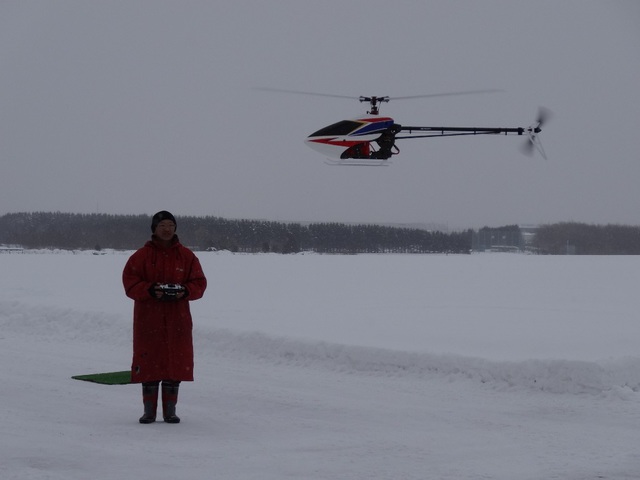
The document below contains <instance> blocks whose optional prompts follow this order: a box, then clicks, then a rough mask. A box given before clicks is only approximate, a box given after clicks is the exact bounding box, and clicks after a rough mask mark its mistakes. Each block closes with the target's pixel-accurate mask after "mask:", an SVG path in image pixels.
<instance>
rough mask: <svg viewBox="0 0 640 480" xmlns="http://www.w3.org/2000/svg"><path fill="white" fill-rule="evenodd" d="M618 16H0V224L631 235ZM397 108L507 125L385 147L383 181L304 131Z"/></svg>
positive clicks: (516, 4) (56, 6)
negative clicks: (41, 221)
mask: <svg viewBox="0 0 640 480" xmlns="http://www.w3.org/2000/svg"><path fill="white" fill-rule="evenodd" d="M639 86H640V2H637V1H635V0H629V1H615V0H613V1H593V0H562V1H560V0H537V1H535V2H532V1H530V0H526V1H524V0H523V1H521V0H486V1H476V0H473V1H472V0H469V1H448V0H447V1H444V0H443V1H427V0H419V1H404V0H398V1H395V2H389V1H388V0H366V1H365V0H363V1H360V0H353V1H350V0H339V1H337V0H323V1H307V0H270V1H259V0H255V1H242V0H238V1H226V2H222V1H197V2H196V1H180V2H177V1H161V0H148V1H147V0H145V1H132V0H123V1H109V2H105V1H92V0H78V1H62V0H46V1H23V0H17V1H13V0H3V1H2V2H0V168H1V170H0V214H5V213H9V212H23V211H64V212H78V213H92V212H100V213H115V214H120V213H133V214H138V213H149V214H152V213H154V212H155V211H157V210H160V209H168V210H171V211H172V212H174V213H175V214H176V215H216V216H224V217H230V218H252V219H268V220H282V221H347V222H403V223H406V222H419V223H439V224H444V225H447V226H449V227H450V228H467V227H474V228H475V227H481V226H484V225H489V226H499V225H504V224H512V223H519V224H534V223H550V222H557V221H570V220H571V221H581V222H588V223H624V224H634V225H638V224H640V186H639V183H640V182H639V181H640V142H639V140H638V138H639V137H640V95H638V88H639ZM255 87H271V88H280V89H290V90H305V91H313V92H323V93H331V94H338V95H352V96H354V97H357V96H359V95H389V96H391V97H393V96H409V95H420V94H431V93H439V92H451V91H461V90H478V89H501V90H503V92H502V93H492V94H483V95H475V96H460V97H444V98H435V99H420V100H412V101H408V100H405V101H397V102H393V100H392V101H391V102H390V103H389V104H384V105H383V106H382V112H381V113H383V114H385V115H388V116H391V117H393V118H394V119H395V120H396V122H398V123H400V124H405V125H409V124H412V125H426V126H438V125H447V126H449V125H458V126H497V127H512V126H513V127H519V126H523V127H526V126H528V125H529V124H531V123H532V122H533V120H534V118H535V116H536V113H537V109H538V107H539V106H541V105H542V106H545V107H548V108H549V109H551V110H552V111H553V112H554V117H553V119H552V120H551V121H550V122H549V123H548V124H547V125H546V126H545V130H544V132H543V133H542V135H541V139H542V142H543V145H544V148H545V150H546V152H547V155H548V157H549V159H548V160H546V161H545V160H543V159H542V158H540V157H539V156H534V157H532V158H530V157H526V156H523V155H522V154H521V153H520V150H519V147H520V144H521V142H522V138H520V137H517V136H512V137H509V136H507V137H504V136H499V137H494V136H488V137H468V138H435V139H427V140H407V141H404V142H403V143H399V147H400V149H401V151H402V153H401V155H399V156H398V157H395V159H394V162H393V165H392V166H390V167H387V168H353V167H332V166H327V165H325V164H324V158H323V157H322V156H321V155H319V154H318V153H316V152H314V151H313V150H311V149H309V148H307V147H306V146H305V145H304V143H303V141H304V139H305V137H306V136H307V135H308V134H310V133H311V132H313V131H315V130H317V129H319V128H321V127H323V126H326V125H328V124H330V123H334V122H336V121H338V120H342V119H345V118H353V117H356V116H358V115H360V114H363V113H365V110H366V106H364V105H362V104H360V103H358V102H357V101H350V100H345V99H334V98H321V97H307V96H301V95H287V94H280V93H271V92H264V91H259V90H255Z"/></svg>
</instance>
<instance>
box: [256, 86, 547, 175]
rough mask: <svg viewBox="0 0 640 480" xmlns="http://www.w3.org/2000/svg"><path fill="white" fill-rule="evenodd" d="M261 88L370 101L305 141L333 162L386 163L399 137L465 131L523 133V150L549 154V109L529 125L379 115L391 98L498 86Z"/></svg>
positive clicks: (492, 133) (402, 98) (435, 135)
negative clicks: (427, 122)
mask: <svg viewBox="0 0 640 480" xmlns="http://www.w3.org/2000/svg"><path fill="white" fill-rule="evenodd" d="M261 90H266V91H271V92H280V93H296V94H303V95H315V96H322V97H334V98H347V99H351V100H354V99H356V100H359V101H360V102H362V103H364V102H366V103H368V104H369V110H368V111H367V114H366V115H365V116H360V117H358V118H355V119H351V120H341V121H339V122H336V123H334V124H331V125H329V126H326V127H324V128H321V129H320V130H318V131H316V132H314V133H312V134H311V135H309V136H308V137H307V138H306V140H305V143H306V144H307V146H309V147H311V148H312V149H313V150H315V151H317V152H319V153H321V154H322V155H324V156H325V157H326V158H327V160H326V163H327V164H330V165H352V166H386V165H389V164H390V161H389V160H390V159H391V158H392V157H393V156H395V155H398V154H399V153H400V149H399V148H398V146H397V142H398V140H407V139H411V138H430V137H457V136H463V135H521V136H526V137H527V138H526V139H525V143H524V145H523V147H522V151H523V153H526V154H528V155H531V154H532V153H533V151H534V149H535V150H537V151H538V152H539V153H540V155H541V156H542V157H543V158H545V159H546V158H547V156H546V154H545V151H544V149H543V148H542V144H541V143H540V139H539V137H538V135H539V133H540V132H541V131H542V126H543V125H544V123H545V122H546V120H547V119H548V117H549V111H548V110H546V109H544V108H540V110H539V113H538V117H537V118H536V120H535V122H534V123H533V124H532V125H530V126H529V127H427V126H406V125H400V124H398V123H396V122H395V120H394V119H393V118H391V117H386V116H381V115H380V105H381V104H382V103H388V102H389V101H390V100H392V99H393V100H408V99H418V98H430V97H442V96H450V95H468V94H479V93H492V92H497V91H499V90H474V91H465V92H451V93H436V94H430V95H413V96H405V97H388V96H361V97H349V96H345V95H333V94H326V93H315V92H304V91H298V90H281V89H276V88H261Z"/></svg>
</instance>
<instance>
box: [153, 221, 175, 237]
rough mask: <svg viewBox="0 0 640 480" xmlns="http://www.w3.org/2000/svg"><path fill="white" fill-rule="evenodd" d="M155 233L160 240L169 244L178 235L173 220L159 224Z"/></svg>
mask: <svg viewBox="0 0 640 480" xmlns="http://www.w3.org/2000/svg"><path fill="white" fill-rule="evenodd" d="M154 233H155V235H156V237H158V238H159V239H160V240H163V241H165V242H168V241H169V240H171V239H172V238H173V235H174V234H175V233H176V224H175V223H173V222H172V221H171V220H163V221H161V222H160V223H159V224H158V226H157V227H156V231H155V232H154Z"/></svg>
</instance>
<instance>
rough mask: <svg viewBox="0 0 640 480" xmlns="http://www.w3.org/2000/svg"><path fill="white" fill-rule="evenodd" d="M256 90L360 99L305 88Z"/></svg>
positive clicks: (258, 88)
mask: <svg viewBox="0 0 640 480" xmlns="http://www.w3.org/2000/svg"><path fill="white" fill-rule="evenodd" d="M254 90H262V91H264V92H276V93H295V94H298V95H313V96H316V97H333V98H348V99H349V100H358V97H352V96H348V95H334V94H332V93H318V92H305V91H303V90H286V89H282V88H270V87H255V88H254Z"/></svg>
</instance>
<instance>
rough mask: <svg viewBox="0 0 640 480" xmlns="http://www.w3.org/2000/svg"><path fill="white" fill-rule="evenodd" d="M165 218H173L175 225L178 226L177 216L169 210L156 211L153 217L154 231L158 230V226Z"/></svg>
mask: <svg viewBox="0 0 640 480" xmlns="http://www.w3.org/2000/svg"><path fill="white" fill-rule="evenodd" d="M163 220H171V221H172V222H173V223H174V225H176V227H177V226H178V224H177V223H176V218H175V217H174V216H173V215H171V213H170V212H167V211H166V210H161V211H159V212H158V213H156V214H155V215H154V216H153V218H152V219H151V232H152V233H153V232H155V231H156V227H157V226H158V224H159V223H160V222H161V221H163Z"/></svg>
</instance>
